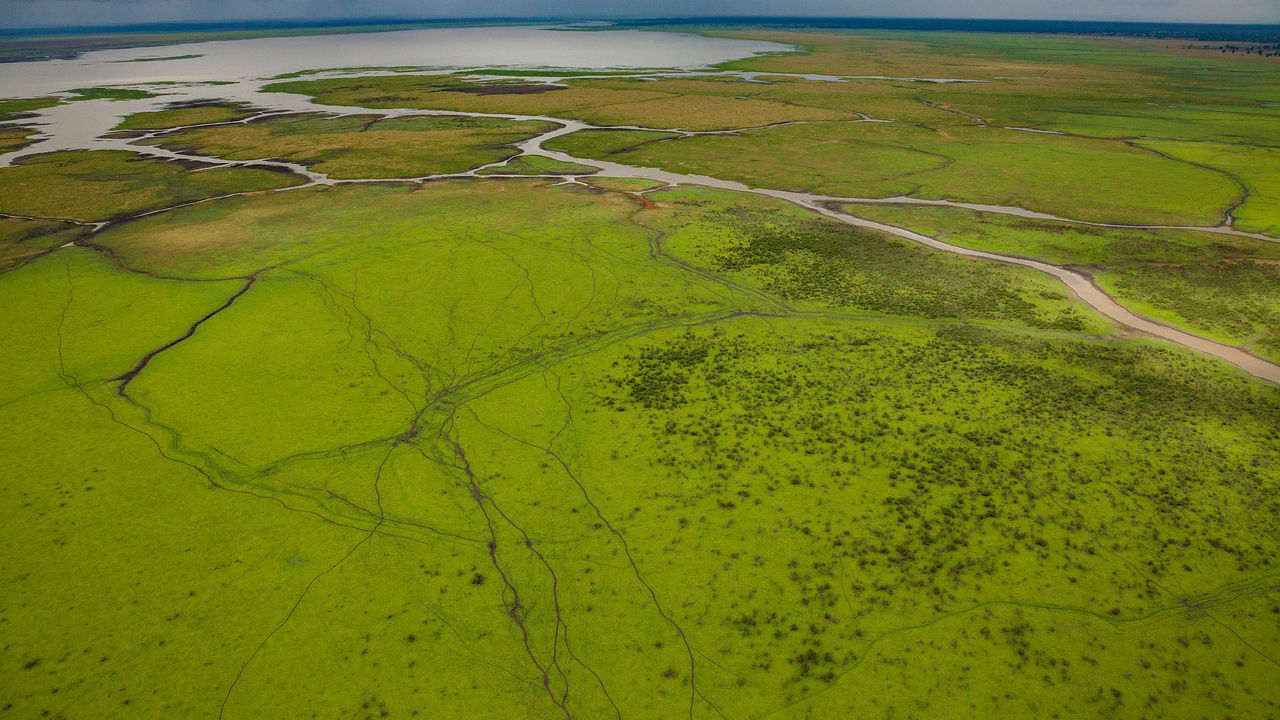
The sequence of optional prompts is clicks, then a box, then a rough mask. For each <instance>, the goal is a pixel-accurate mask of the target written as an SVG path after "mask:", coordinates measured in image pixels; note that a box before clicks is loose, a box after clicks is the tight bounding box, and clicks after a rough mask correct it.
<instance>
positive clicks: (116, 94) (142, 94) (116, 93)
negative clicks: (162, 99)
mask: <svg viewBox="0 0 1280 720" xmlns="http://www.w3.org/2000/svg"><path fill="white" fill-rule="evenodd" d="M67 92H69V93H71V94H72V95H75V96H76V97H74V98H72V100H73V101H75V100H143V99H145V98H153V97H156V94H155V93H153V92H147V91H146V90H137V89H134V88H120V87H92V88H76V89H75V90H68V91H67Z"/></svg>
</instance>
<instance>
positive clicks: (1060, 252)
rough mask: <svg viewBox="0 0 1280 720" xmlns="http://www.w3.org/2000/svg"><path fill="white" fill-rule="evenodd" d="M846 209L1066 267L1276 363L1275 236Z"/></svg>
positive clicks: (1279, 322) (1279, 256) (1279, 317)
mask: <svg viewBox="0 0 1280 720" xmlns="http://www.w3.org/2000/svg"><path fill="white" fill-rule="evenodd" d="M847 209H848V211H849V212H850V213H852V214H854V215H857V216H859V217H865V218H868V219H872V220H878V221H880V222H884V223H888V224H890V225H896V226H899V227H905V228H909V229H911V230H915V231H917V232H920V233H924V234H926V235H930V236H933V237H937V238H938V239H940V240H945V241H946V242H949V243H952V244H954V245H961V246H964V247H972V248H976V249H979V250H987V251H990V252H996V253H1001V254H1005V255H1015V256H1020V257H1029V258H1034V259H1037V260H1043V261H1045V262H1049V263H1054V264H1056V265H1070V266H1074V267H1076V268H1077V269H1080V270H1083V271H1085V272H1087V273H1089V274H1090V275H1092V276H1093V278H1094V280H1095V281H1096V282H1097V283H1098V284H1099V285H1100V286H1101V287H1102V288H1103V289H1105V290H1106V291H1107V292H1108V294H1110V295H1111V296H1112V297H1114V298H1116V299H1117V300H1119V301H1121V303H1122V304H1124V305H1126V306H1128V307H1129V308H1131V309H1133V310H1134V311H1135V312H1138V313H1140V314H1143V315H1147V316H1148V317H1152V318H1155V319H1157V320H1160V321H1162V322H1166V323H1168V324H1171V325H1175V326H1178V327H1181V328H1183V329H1186V330H1188V331H1190V332H1194V333H1197V334H1200V335H1205V336H1208V337H1212V338H1214V339H1217V340H1220V341H1222V342H1226V343H1229V344H1233V345H1243V346H1245V347H1247V348H1249V349H1250V350H1252V351H1254V352H1256V353H1258V354H1260V355H1263V356H1265V357H1268V358H1271V359H1273V360H1280V243H1276V242H1268V241H1265V240H1255V239H1252V238H1245V237H1234V236H1230V235H1220V234H1216V233H1206V232H1197V231H1179V230H1139V229H1131V228H1101V227H1091V226H1088V225H1079V224H1072V223H1062V222H1052V221H1045V220H1029V219H1024V218H1017V217H1010V216H1007V215H997V214H992V213H980V212H970V211H968V210H962V209H958V208H937V207H924V208H922V207H919V206H903V205H887V206H886V205H865V204H864V205H849V206H847Z"/></svg>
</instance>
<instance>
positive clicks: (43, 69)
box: [0, 26, 792, 97]
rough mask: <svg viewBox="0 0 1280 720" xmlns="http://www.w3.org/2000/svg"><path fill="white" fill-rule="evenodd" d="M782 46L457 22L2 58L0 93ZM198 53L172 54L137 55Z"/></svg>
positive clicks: (692, 64)
mask: <svg viewBox="0 0 1280 720" xmlns="http://www.w3.org/2000/svg"><path fill="white" fill-rule="evenodd" d="M791 49H792V47H791V46H789V45H780V44H778V43H770V42H762V41H757V40H733V39H727V38H711V37H703V36H701V35H690V34H686V33H669V32H644V31H640V30H600V31H591V32H581V31H564V30H557V29H555V28H554V27H552V26H536V27H535V26H528V27H523V26H522V27H509V26H508V27H463V28H436V29H430V30H397V31H393V32H380V33H355V34H342V35H313V36H306V37H287V38H256V39H252V40H222V41H217V42H204V43H190V44H186V45H166V46H164V47H145V48H125V49H120V50H100V51H95V52H89V53H85V54H84V55H82V56H80V57H78V58H75V59H72V60H44V61H40V62H26V63H5V64H0V97H28V96H32V95H40V94H43V93H48V92H57V91H61V90H70V89H72V88H81V87H91V86H96V85H123V84H137V83H146V82H174V81H176V82H209V81H225V80H244V79H249V78H269V77H272V76H275V75H280V74H284V73H292V72H298V71H299V70H314V69H321V68H343V67H370V66H377V67H404V66H408V67H439V68H470V67H562V68H584V69H603V68H701V67H706V66H708V65H714V64H716V63H721V62H725V61H727V60H735V59H738V58H743V57H750V56H752V55H756V54H759V53H767V52H778V51H786V50H791ZM175 55H200V57H195V58H187V59H179V60H156V61H153V62H126V61H128V60H136V59H139V58H149V57H150V58H160V57H170V56H175Z"/></svg>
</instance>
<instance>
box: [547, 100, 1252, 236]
mask: <svg viewBox="0 0 1280 720" xmlns="http://www.w3.org/2000/svg"><path fill="white" fill-rule="evenodd" d="M614 133H615V131H603V130H585V131H582V132H580V133H575V134H574V135H567V136H561V137H560V138H556V139H555V140H553V141H551V142H550V143H548V145H547V147H549V148H551V149H556V150H563V151H565V152H575V153H578V154H579V156H581V157H592V158H598V159H599V158H604V156H605V155H606V154H612V155H613V157H610V158H609V159H611V160H615V161H618V162H625V163H628V164H633V165H645V166H651V167H661V168H663V169H668V170H672V171H676V172H687V173H697V174H702V175H711V176H713V177H720V178H723V179H731V180H738V181H740V182H744V183H747V184H750V185H753V186H757V187H768V188H776V189H783V190H802V191H807V192H816V193H821V194H827V195H836V196H842V197H892V196H896V195H911V196H914V197H920V198H926V199H948V200H960V201H967V202H981V203H987V204H995V205H1014V206H1018V207H1026V208H1030V209H1035V210H1039V211H1042V212H1049V213H1053V214H1059V215H1064V216H1069V217H1076V218H1079V219H1083V220H1099V221H1119V220H1124V221H1128V222H1145V223H1167V224H1191V225H1196V224H1207V225H1214V224H1217V223H1219V222H1221V220H1222V218H1223V216H1224V214H1225V212H1226V208H1227V207H1229V206H1231V205H1232V204H1233V203H1234V202H1235V201H1236V200H1237V199H1238V198H1239V189H1238V187H1237V186H1236V184H1235V183H1233V182H1232V181H1231V180H1230V179H1229V178H1225V177H1222V176H1221V174H1220V173H1217V172H1215V171H1213V170H1209V169H1205V168H1199V167H1195V166H1189V165H1186V164H1183V163H1178V162H1176V161H1174V160H1169V159H1166V158H1162V157H1159V156H1156V155H1153V154H1150V153H1144V152H1142V151H1140V150H1135V149H1133V148H1128V147H1124V146H1118V147H1114V146H1113V145H1114V143H1112V144H1111V145H1108V144H1107V141H1098V140H1091V139H1082V138H1062V137H1058V136H1052V135H1040V134H1033V133H1023V132H1017V131H1012V130H998V129H995V130H993V129H988V128H967V127H965V128H949V129H947V130H934V129H928V128H921V127H917V126H913V125H899V124H883V123H852V124H839V125H788V126H784V127H776V128H767V129H761V130H748V131H744V132H742V133H738V134H735V135H716V136H697V137H688V138H681V139H674V140H670V141H668V142H660V143H653V142H647V143H645V144H643V145H638V146H637V147H636V148H635V149H634V150H626V149H625V147H624V146H622V145H621V144H622V143H623V142H624V141H625V140H626V139H627V138H626V137H625V136H615V134H614ZM575 135H582V136H585V137H583V138H581V139H578V138H575ZM636 139H637V140H641V141H642V142H643V141H644V140H647V139H649V138H645V139H644V140H642V139H641V138H636ZM620 151H622V152H620Z"/></svg>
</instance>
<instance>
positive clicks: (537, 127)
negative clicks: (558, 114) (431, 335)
mask: <svg viewBox="0 0 1280 720" xmlns="http://www.w3.org/2000/svg"><path fill="white" fill-rule="evenodd" d="M551 127H552V126H551V125H550V124H548V123H544V122H518V121H510V120H497V119H492V118H468V117H461V118H459V117H431V116H418V117H398V118H385V119H384V118H379V117H378V116H369V115H347V116H341V117H326V116H306V115H303V116H296V115H295V116H288V117H282V118H268V119H264V120H261V121H258V122H250V123H241V124H234V125H218V126H213V127H206V128H193V129H189V130H179V131H177V132H174V133H168V134H165V135H163V136H161V137H159V138H156V139H154V140H148V141H146V142H148V143H151V144H156V145H160V146H162V147H166V148H170V149H183V150H186V151H189V152H191V153H193V154H196V155H212V156H215V157H220V158H225V159H229V160H256V159H263V158H284V159H286V160H293V161H295V162H300V163H303V164H304V165H307V166H309V167H310V168H311V169H313V170H315V171H317V172H322V173H325V174H327V175H329V176H330V177H332V178H336V179H351V178H384V177H418V176H423V175H436V174H441V173H455V172H462V171H464V170H468V169H470V168H472V167H475V166H477V165H484V164H488V163H494V162H501V161H502V160H505V159H507V158H509V157H512V156H514V155H515V154H516V150H515V149H514V148H512V147H510V145H511V144H512V143H515V142H519V141H521V140H527V139H529V138H531V137H533V136H534V135H537V134H539V133H541V132H545V131H547V130H550V129H551Z"/></svg>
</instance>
